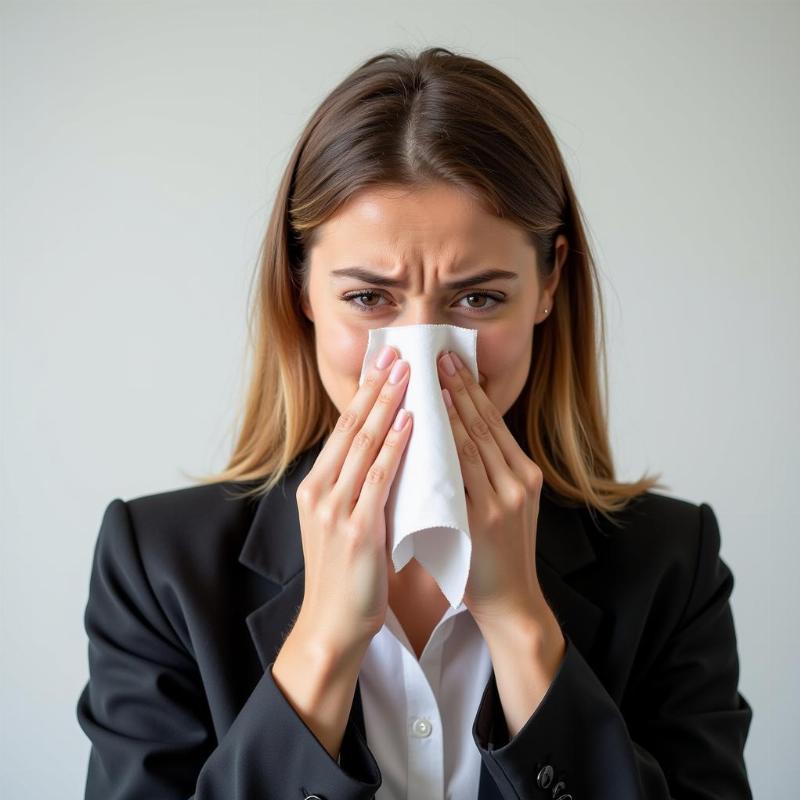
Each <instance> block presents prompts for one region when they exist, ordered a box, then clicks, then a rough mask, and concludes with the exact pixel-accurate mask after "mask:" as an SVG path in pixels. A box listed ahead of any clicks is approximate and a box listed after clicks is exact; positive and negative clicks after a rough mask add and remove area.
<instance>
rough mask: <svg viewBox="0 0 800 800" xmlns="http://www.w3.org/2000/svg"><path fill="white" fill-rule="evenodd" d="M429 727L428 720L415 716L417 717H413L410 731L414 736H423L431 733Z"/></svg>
mask: <svg viewBox="0 0 800 800" xmlns="http://www.w3.org/2000/svg"><path fill="white" fill-rule="evenodd" d="M431 727H432V726H431V723H430V720H427V719H425V718H422V717H417V719H415V720H414V723H413V724H412V725H411V732H412V733H413V734H414V736H417V737H419V738H423V737H425V736H430V735H431Z"/></svg>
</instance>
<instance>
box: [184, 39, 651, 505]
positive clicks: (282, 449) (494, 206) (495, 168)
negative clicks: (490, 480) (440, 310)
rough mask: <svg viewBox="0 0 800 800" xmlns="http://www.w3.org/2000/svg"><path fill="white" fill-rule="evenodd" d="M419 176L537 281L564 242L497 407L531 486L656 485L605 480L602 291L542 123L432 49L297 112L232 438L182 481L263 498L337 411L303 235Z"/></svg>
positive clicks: (405, 56)
mask: <svg viewBox="0 0 800 800" xmlns="http://www.w3.org/2000/svg"><path fill="white" fill-rule="evenodd" d="M432 182H445V183H447V184H449V185H451V186H454V187H456V188H458V189H460V190H463V191H465V192H469V193H470V194H471V195H472V196H474V197H476V198H477V199H478V200H480V201H481V202H482V203H484V204H485V207H486V208H487V209H489V210H491V212H492V213H494V214H496V215H497V216H499V217H503V218H506V219H509V220H512V221H513V222H515V223H516V224H518V225H520V226H521V227H522V228H523V229H525V230H526V231H527V233H528V236H529V238H530V241H531V243H532V244H533V246H534V248H535V250H536V254H537V259H538V265H539V270H540V277H541V279H542V280H544V279H546V278H547V276H548V275H549V274H550V273H551V271H552V269H553V267H554V242H555V239H556V236H557V235H558V234H560V233H563V234H564V235H565V236H566V237H567V240H568V244H569V249H568V253H567V257H566V260H565V262H564V264H563V265H562V273H561V278H560V279H559V283H558V287H557V290H556V294H555V298H554V304H553V309H552V311H551V314H550V316H548V317H547V318H546V319H545V320H544V321H543V322H542V323H540V326H539V330H538V331H537V333H536V336H534V346H533V354H532V359H531V369H530V371H529V375H528V380H527V382H526V384H525V387H524V389H523V391H522V392H521V393H520V395H519V397H518V398H517V400H516V401H515V403H514V405H513V406H512V408H511V409H509V411H508V412H507V413H506V414H505V416H504V419H505V420H506V423H507V424H508V425H509V428H510V429H511V430H512V432H513V433H514V435H515V437H516V439H517V441H518V442H519V444H520V446H521V447H522V448H523V449H524V450H525V452H526V453H527V454H528V456H529V457H530V458H531V459H532V460H534V461H535V463H536V464H537V465H538V466H539V467H540V469H541V470H542V473H543V475H544V481H545V490H547V491H551V492H554V493H555V494H557V495H559V496H560V497H562V498H565V499H566V500H567V501H570V502H577V503H583V504H585V505H587V506H588V507H589V508H590V510H591V509H596V510H599V511H600V512H601V513H603V514H604V515H606V516H609V515H610V514H611V513H612V512H614V511H618V510H620V509H622V508H623V507H624V506H625V505H626V504H627V502H628V501H629V500H630V499H632V498H634V497H635V496H637V495H640V494H642V493H644V492H645V491H647V490H649V489H651V488H653V487H654V486H659V487H663V488H666V487H665V486H664V484H661V483H657V482H656V479H655V478H653V477H649V476H647V477H642V478H640V479H639V480H637V481H634V482H632V483H623V482H620V481H617V480H616V479H615V477H614V465H613V461H612V456H611V449H610V445H609V437H608V420H607V410H606V409H607V402H608V372H607V364H606V352H605V331H604V329H605V322H604V314H603V305H602V297H601V294H600V289H599V283H598V279H597V272H596V267H595V264H594V261H593V258H592V255H591V253H590V249H589V246H588V243H587V236H586V233H585V230H584V225H583V222H582V219H581V210H580V208H579V205H578V201H577V199H576V197H575V193H574V191H573V189H572V185H571V183H570V179H569V176H568V174H567V170H566V167H565V165H564V161H563V159H562V157H561V154H560V152H559V150H558V146H557V144H556V141H555V139H554V137H553V134H552V132H551V131H550V129H549V127H548V126H547V123H546V122H545V120H544V118H543V117H542V115H541V113H540V112H539V110H538V109H537V108H536V106H535V105H534V104H533V102H532V101H531V100H530V98H529V97H528V96H527V95H526V94H525V92H523V90H522V89H521V88H520V87H519V86H518V85H517V84H516V83H515V82H514V81H513V80H511V78H509V77H508V76H507V75H505V74H504V73H503V72H501V71H499V70H498V69H496V68H495V67H493V66H490V65H489V64H487V63H485V62H484V61H480V60H478V59H475V58H470V57H467V56H464V55H456V54H455V53H453V52H451V51H450V50H447V49H445V48H442V47H432V48H429V49H426V50H424V51H422V52H420V53H419V54H418V55H417V56H412V55H410V54H409V53H408V52H407V51H405V50H393V51H388V52H384V53H381V54H379V55H376V56H374V57H372V58H370V59H368V60H367V61H365V62H364V63H363V64H361V65H360V66H359V67H358V68H357V69H355V70H354V71H353V72H352V73H351V74H350V75H348V76H347V77H346V78H345V79H344V80H343V81H342V82H341V83H340V84H339V85H338V86H337V87H336V88H335V89H333V91H332V92H331V93H330V94H329V95H328V96H327V97H326V98H325V99H324V100H323V101H322V103H321V104H320V106H319V107H318V108H317V110H316V111H315V112H314V114H313V116H312V117H311V119H310V120H309V121H308V123H307V125H306V127H305V129H304V131H303V133H302V135H301V136H300V139H299V141H298V142H297V144H296V146H295V148H294V152H293V153H292V156H291V159H290V161H289V163H288V165H287V166H286V169H285V171H284V173H283V177H282V180H281V182H280V186H279V188H278V193H277V197H276V200H275V204H274V206H273V208H272V213H271V216H270V219H269V224H268V227H267V230H266V233H265V236H264V239H263V241H262V245H261V248H260V251H259V263H258V270H257V273H256V277H257V294H256V297H255V302H253V303H251V305H250V316H249V318H248V327H249V340H248V341H249V347H248V351H249V352H252V354H253V357H254V361H253V370H252V375H251V377H250V383H249V388H248V390H247V394H246V400H245V404H244V407H243V409H242V410H241V411H243V417H239V418H237V420H236V423H235V424H236V426H237V428H238V437H237V439H236V444H235V447H234V449H233V453H232V455H231V457H230V459H229V461H228V464H227V466H226V467H225V468H224V470H222V472H220V473H217V474H215V475H210V476H205V477H200V478H192V479H193V480H198V481H199V482H201V483H214V482H219V481H242V482H244V481H256V485H255V486H253V487H252V488H250V489H249V490H248V491H246V492H244V494H245V495H253V494H260V493H262V492H264V491H269V490H271V489H272V488H273V487H274V486H275V485H276V484H277V483H278V482H279V481H280V480H281V478H282V476H283V475H284V474H285V472H286V471H287V469H289V468H290V467H291V466H292V463H293V461H294V460H295V459H296V458H297V457H298V456H299V455H300V454H301V453H302V452H303V451H305V450H306V449H308V448H309V447H311V446H312V445H314V444H315V443H316V442H318V441H319V440H320V439H322V438H324V437H326V436H327V435H328V433H330V431H331V430H333V428H334V426H335V425H336V422H337V420H338V417H339V413H338V411H337V409H336V406H335V405H334V404H333V402H332V401H331V400H330V398H329V397H328V395H327V392H326V391H325V389H324V387H323V385H322V382H321V379H320V377H319V374H318V370H317V367H316V357H315V347H314V326H313V323H311V322H310V320H308V319H307V318H306V316H305V315H304V314H303V313H302V310H301V305H300V300H301V297H302V296H304V293H306V292H307V289H308V278H309V259H308V253H309V251H310V250H311V248H312V246H313V244H314V240H315V233H316V230H315V229H316V228H317V226H319V225H320V224H322V223H323V222H324V221H325V220H327V219H328V218H329V217H330V216H331V215H333V214H334V213H335V212H336V210H337V208H339V206H341V204H342V203H344V202H345V201H346V200H348V199H349V198H350V197H351V196H352V195H353V194H354V193H355V192H356V191H358V190H360V189H363V188H365V187H368V186H375V185H386V184H395V185H397V184H399V185H404V186H408V187H412V188H413V187H418V186H424V185H426V184H430V183H432ZM251 288H252V287H251ZM598 314H599V321H600V324H599V326H598V327H597V329H596V327H595V324H596V320H597V319H598ZM601 359H602V364H603V394H602V397H601V393H600V381H599V368H598V367H599V361H600V360H601ZM190 477H191V476H190ZM657 477H660V475H659V476H657Z"/></svg>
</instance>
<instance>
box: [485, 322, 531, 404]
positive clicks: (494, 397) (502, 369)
mask: <svg viewBox="0 0 800 800" xmlns="http://www.w3.org/2000/svg"><path fill="white" fill-rule="evenodd" d="M478 342H479V344H478V372H479V373H480V374H481V375H482V376H483V377H482V378H481V386H482V388H483V390H484V391H485V392H486V394H487V396H488V397H489V399H490V400H491V401H492V402H493V403H494V404H495V405H496V406H497V408H498V410H499V411H500V412H501V413H503V414H505V412H506V411H507V410H508V409H509V408H510V407H511V405H512V404H513V402H514V400H516V398H517V397H518V395H519V393H520V392H521V391H522V388H523V386H524V385H525V381H526V380H527V377H528V371H529V369H530V361H531V348H532V344H533V341H532V336H531V333H530V331H528V332H527V333H509V334H508V335H487V337H486V338H484V339H483V341H481V339H480V337H479V338H478Z"/></svg>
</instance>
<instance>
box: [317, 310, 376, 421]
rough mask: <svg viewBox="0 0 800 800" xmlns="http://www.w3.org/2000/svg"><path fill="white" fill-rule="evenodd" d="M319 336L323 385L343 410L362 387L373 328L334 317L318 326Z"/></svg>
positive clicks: (318, 343)
mask: <svg viewBox="0 0 800 800" xmlns="http://www.w3.org/2000/svg"><path fill="white" fill-rule="evenodd" d="M315 336H316V341H317V360H318V362H319V373H320V378H321V379H322V384H323V386H324V387H325V390H326V391H327V393H328V396H329V397H330V398H331V400H332V401H333V404H334V405H335V406H336V408H337V409H338V410H339V412H340V413H341V412H342V411H344V409H345V408H346V407H347V406H348V405H349V403H350V401H351V400H352V399H353V395H354V394H355V393H356V390H357V389H358V378H359V376H360V375H361V363H362V361H363V360H364V353H365V352H366V349H367V342H368V341H369V331H366V330H364V329H354V328H353V327H351V326H349V325H344V324H342V323H341V322H338V321H337V322H335V321H333V320H331V321H330V322H329V323H328V324H325V325H319V324H317V325H315Z"/></svg>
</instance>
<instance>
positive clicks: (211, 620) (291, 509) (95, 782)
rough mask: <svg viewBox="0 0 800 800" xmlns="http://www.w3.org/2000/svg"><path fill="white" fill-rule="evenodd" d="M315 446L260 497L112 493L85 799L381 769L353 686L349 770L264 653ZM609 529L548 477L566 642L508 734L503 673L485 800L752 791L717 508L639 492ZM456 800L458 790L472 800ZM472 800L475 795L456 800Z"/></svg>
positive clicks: (550, 587) (493, 714)
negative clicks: (561, 496)
mask: <svg viewBox="0 0 800 800" xmlns="http://www.w3.org/2000/svg"><path fill="white" fill-rule="evenodd" d="M321 446H322V442H321V441H320V442H318V443H317V444H316V445H314V446H313V447H311V448H310V449H309V450H307V451H306V452H305V453H303V454H302V455H301V456H300V457H299V458H298V459H297V460H296V461H295V462H294V464H293V468H292V471H291V472H290V473H289V474H288V476H287V477H285V478H284V481H283V482H282V483H281V484H279V485H278V486H277V487H276V488H275V489H273V491H271V492H270V493H269V494H267V495H264V496H263V497H262V498H261V499H260V500H251V501H245V500H242V499H236V498H235V497H234V496H233V490H235V489H237V488H241V487H248V486H252V485H254V483H253V482H243V483H217V484H213V485H206V486H193V487H189V488H183V489H178V490H175V491H169V492H163V493H160V494H153V495H149V496H146V497H138V498H136V499H133V500H128V501H127V502H126V501H123V500H121V499H118V498H117V499H114V500H112V501H111V502H110V503H109V505H108V507H107V508H106V510H105V514H104V516H103V520H102V524H101V526H100V531H99V534H98V538H97V544H96V548H95V552H94V560H93V565H92V574H91V581H90V585H89V597H88V603H87V605H86V613H85V626H86V631H87V634H88V637H89V647H88V651H89V672H90V677H89V681H88V682H87V684H86V686H85V687H84V689H83V691H82V693H81V695H80V698H79V699H78V702H77V717H78V721H79V723H80V726H81V728H82V729H83V731H84V732H85V733H86V735H87V736H88V737H89V739H90V740H91V744H92V747H91V753H90V756H89V764H88V775H87V781H86V794H85V797H86V798H87V799H88V800H134V799H135V800H145V799H146V800H187V799H189V798H196V800H212V799H213V800H273V798H275V799H276V800H277V799H278V798H280V800H294V799H295V798H296V800H304V798H306V797H308V796H314V795H316V796H317V797H319V798H321V799H322V800H356V798H358V799H359V800H361V799H363V800H366V798H371V797H373V795H374V794H375V792H376V791H377V789H378V787H379V786H380V784H381V775H380V770H379V768H378V764H377V763H376V761H375V759H374V757H373V755H372V752H371V751H370V749H369V743H368V742H367V741H366V733H365V728H364V719H363V714H362V707H361V696H360V692H359V690H358V688H356V692H355V695H354V698H353V706H352V710H351V713H350V719H349V721H348V723H347V728H346V730H345V734H344V740H343V743H342V750H341V762H342V763H341V765H339V764H338V763H337V762H336V761H335V760H334V759H333V758H331V757H330V755H329V754H328V752H327V751H326V750H325V748H324V747H322V745H321V744H320V743H319V741H318V740H317V739H316V737H315V736H314V734H313V733H312V732H311V730H310V729H309V728H308V727H307V726H306V725H305V724H304V722H303V721H302V719H301V718H300V717H299V716H298V715H297V714H296V713H295V711H294V710H293V708H292V706H291V705H290V704H289V702H288V701H287V700H286V698H285V697H284V695H283V694H282V693H281V691H280V690H279V689H278V687H277V684H276V683H275V681H274V680H273V677H272V671H271V668H272V662H273V661H274V659H275V656H276V654H277V652H278V650H279V649H280V646H281V644H282V642H283V639H284V637H285V636H286V634H287V633H288V632H289V630H290V628H291V625H292V624H293V621H294V618H295V614H296V612H297V610H298V608H299V606H300V603H301V602H302V599H303V589H304V572H303V551H302V546H301V539H300V528H299V523H298V515H297V504H296V496H295V492H296V490H297V485H298V483H299V482H300V481H301V480H302V478H303V477H304V476H305V475H306V473H307V472H308V470H309V469H310V468H311V466H312V465H313V463H314V460H315V458H316V457H317V455H318V453H319V451H320V448H321ZM620 519H621V521H622V522H623V523H624V524H625V528H624V529H621V530H618V529H616V528H613V527H612V526H610V525H608V523H607V522H606V521H605V520H603V518H602V517H600V516H598V517H597V520H598V521H597V522H596V521H595V520H594V519H593V517H592V516H591V515H590V514H589V513H588V511H587V510H586V509H585V508H584V507H582V506H574V507H569V506H567V505H565V504H563V503H560V502H559V501H558V498H557V497H556V496H555V495H552V494H551V493H550V492H549V490H548V487H545V492H544V494H543V496H542V499H541V503H540V510H539V519H538V527H537V553H536V559H537V570H538V574H539V580H540V583H541V586H542V590H543V591H544V593H545V596H546V598H547V600H548V603H549V604H550V606H551V608H552V609H553V611H554V613H555V615H556V617H557V618H558V619H559V622H560V623H561V625H562V629H563V632H564V635H565V638H566V641H567V649H566V654H565V657H564V661H563V662H562V664H561V666H560V668H559V671H558V674H557V675H556V677H555V679H554V681H553V683H552V685H551V686H550V688H549V690H548V692H547V694H546V695H545V697H544V698H543V700H542V702H541V703H540V705H539V706H538V708H536V710H535V711H534V712H533V714H532V716H531V717H530V719H529V720H528V721H527V722H526V724H525V726H524V727H523V728H522V729H521V730H520V731H519V732H518V733H517V734H516V736H514V737H513V738H512V739H511V740H510V741H509V737H508V729H507V727H506V723H505V716H504V713H503V709H502V706H501V704H500V700H499V695H498V693H497V687H496V684H495V682H494V673H492V675H491V676H490V678H489V681H488V683H487V685H486V688H485V690H484V693H483V697H482V699H481V702H480V705H479V707H478V708H477V710H476V714H475V718H474V724H473V727H472V736H473V738H474V741H475V746H476V747H477V748H478V749H479V751H480V755H481V759H482V765H481V780H480V795H479V800H490V799H494V800H496V799H497V798H504V799H505V800H512V798H513V800H519V799H520V798H522V799H523V800H534V798H542V799H544V798H550V800H552V799H553V798H555V797H559V796H564V797H566V798H569V797H570V796H571V797H572V798H573V800H590V798H591V799H592V800H644V798H647V800H667V798H681V800H687V799H688V798H709V799H710V798H719V799H720V800H723V798H724V800H739V798H742V799H744V798H751V796H752V795H751V792H750V788H749V785H748V777H747V772H746V769H745V764H744V760H743V749H744V744H745V739H746V737H747V734H748V729H749V727H750V722H751V718H752V710H751V707H750V705H749V704H748V702H747V701H746V700H745V698H744V697H743V696H742V695H741V694H740V693H739V692H738V689H737V686H738V677H739V661H738V654H737V644H736V635H735V631H734V623H733V617H732V614H731V609H730V604H729V596H730V593H731V590H732V588H733V582H734V579H733V576H732V574H731V571H730V570H729V568H728V567H727V565H726V564H725V562H724V561H722V560H721V559H720V557H719V547H720V535H719V530H718V526H717V520H716V517H715V515H714V512H713V510H712V509H711V507H710V506H709V505H707V504H706V503H701V504H700V505H699V506H698V505H695V504H693V503H690V502H687V501H684V500H679V499H674V498H669V497H666V496H663V495H659V494H655V493H652V492H648V493H646V494H645V495H642V496H640V497H639V498H637V499H636V500H635V501H633V503H632V504H631V505H629V506H628V508H627V509H626V510H625V511H624V512H623V513H622V514H621V515H620ZM459 800H460V799H459ZM465 800H468V799H465Z"/></svg>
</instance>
